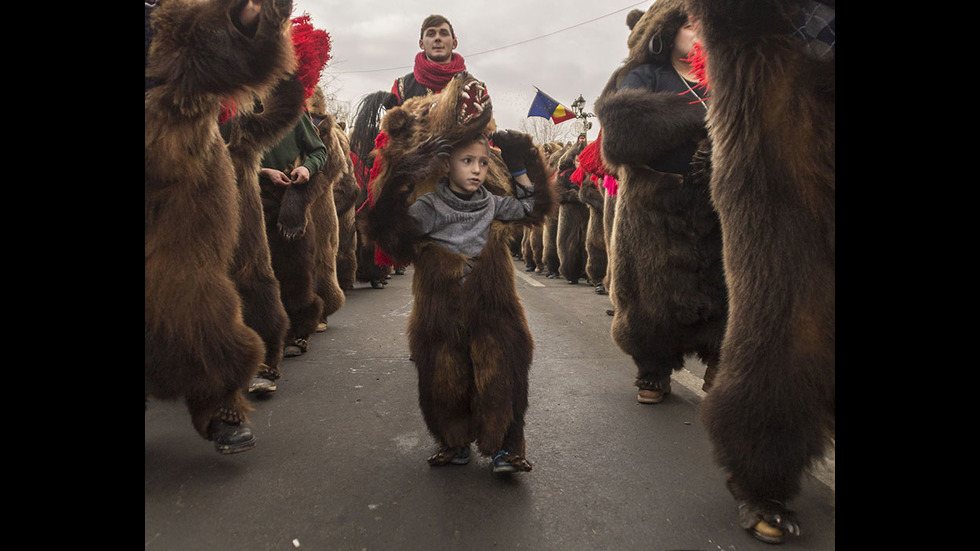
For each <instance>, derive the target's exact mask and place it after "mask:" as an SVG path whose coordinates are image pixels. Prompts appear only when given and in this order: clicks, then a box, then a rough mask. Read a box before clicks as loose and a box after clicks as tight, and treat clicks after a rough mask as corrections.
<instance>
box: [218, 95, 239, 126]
mask: <svg viewBox="0 0 980 551" xmlns="http://www.w3.org/2000/svg"><path fill="white" fill-rule="evenodd" d="M237 112H238V103H236V102H235V100H233V99H226V100H224V101H222V102H221V115H220V116H218V122H219V123H221V124H224V123H226V122H228V120H229V119H231V118H232V117H234V116H235V113H237Z"/></svg>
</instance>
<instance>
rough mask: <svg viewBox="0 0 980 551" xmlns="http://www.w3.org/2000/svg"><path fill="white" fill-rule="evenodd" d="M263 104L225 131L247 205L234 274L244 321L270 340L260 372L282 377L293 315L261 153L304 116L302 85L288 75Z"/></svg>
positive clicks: (267, 375)
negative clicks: (279, 268)
mask: <svg viewBox="0 0 980 551" xmlns="http://www.w3.org/2000/svg"><path fill="white" fill-rule="evenodd" d="M262 105H263V109H262V110H261V112H260V113H251V112H248V111H245V112H242V113H240V114H239V115H238V116H236V117H234V118H232V119H231V120H230V121H229V122H228V123H227V126H226V127H225V129H224V133H225V134H227V140H228V151H229V152H230V154H231V157H232V160H233V161H234V163H235V171H236V173H237V175H238V187H239V199H240V201H241V210H242V229H241V238H240V240H239V243H238V247H237V248H236V250H235V262H234V266H233V273H234V274H235V282H236V284H237V286H238V291H239V293H240V294H241V296H242V303H243V307H244V317H245V323H246V324H247V325H248V326H249V327H251V328H252V329H255V331H256V332H258V334H259V335H260V336H261V337H262V341H263V342H264V343H265V351H266V352H265V361H264V362H263V365H262V368H261V369H260V374H261V375H262V376H263V377H265V378H268V379H271V380H276V379H278V378H279V376H280V372H279V362H280V360H281V358H282V349H283V345H284V344H285V340H286V333H287V331H288V330H289V317H288V316H287V314H286V310H285V308H284V307H283V305H282V299H281V298H280V297H281V291H280V288H279V280H278V279H276V274H275V272H274V271H273V269H272V257H271V253H270V252H269V241H268V239H267V237H266V230H265V217H264V215H263V212H262V199H261V192H260V190H259V177H258V172H259V164H260V161H261V160H262V155H263V154H264V153H265V152H266V151H268V149H269V148H270V147H272V146H274V145H275V143H276V142H277V141H278V140H279V138H280V137H281V136H282V134H283V133H284V132H286V131H287V130H288V129H289V128H292V126H293V125H294V124H296V121H297V120H298V119H299V117H300V114H301V113H302V105H303V85H302V84H301V83H300V82H299V81H298V80H296V79H295V78H289V79H285V80H283V81H281V82H280V83H279V85H278V86H277V87H276V89H275V90H273V91H272V93H270V94H269V95H268V96H267V97H266V98H263V102H262Z"/></svg>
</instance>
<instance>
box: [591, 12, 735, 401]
mask: <svg viewBox="0 0 980 551" xmlns="http://www.w3.org/2000/svg"><path fill="white" fill-rule="evenodd" d="M629 21H635V23H634V26H633V29H632V32H631V33H630V37H629V40H628V44H629V45H630V56H629V57H628V58H627V60H626V62H625V64H624V65H623V66H622V67H621V68H619V69H618V70H617V71H616V72H615V73H614V74H613V75H612V77H611V78H610V80H609V82H608V83H607V85H606V87H605V89H604V90H603V92H602V94H601V95H600V97H599V100H598V101H597V102H596V116H597V117H598V118H599V121H600V122H601V124H602V131H601V134H602V137H601V140H602V143H601V150H602V158H603V160H604V164H605V165H606V166H607V169H611V171H612V172H614V173H615V174H616V175H617V178H618V197H617V201H616V212H615V220H614V227H613V237H612V255H611V256H612V266H611V291H610V293H611V295H610V297H611V299H612V303H613V310H614V314H613V321H612V329H611V334H612V338H613V340H614V341H615V342H616V343H617V344H618V345H619V346H620V348H621V349H622V350H623V351H624V352H626V353H627V354H629V355H630V356H632V357H633V361H634V362H635V364H636V367H637V375H636V380H635V383H634V384H635V385H636V386H637V387H638V388H639V390H638V392H637V401H639V402H640V403H644V404H655V403H659V402H661V401H662V400H663V399H664V397H665V396H666V395H668V394H669V393H670V376H671V373H673V372H674V371H677V370H680V369H681V368H682V367H683V365H684V357H685V355H687V354H690V353H695V354H697V355H698V356H699V357H700V358H701V360H702V361H703V362H704V363H705V364H706V365H707V371H706V374H705V389H706V390H707V389H708V388H710V385H711V379H712V378H713V375H714V372H715V370H716V369H717V366H718V358H719V354H720V349H721V341H722V338H723V336H724V332H725V321H726V317H727V314H728V311H727V292H726V288H725V280H724V273H723V269H722V262H721V230H720V228H719V222H718V215H717V214H716V213H715V211H714V209H713V207H712V205H711V198H710V192H709V189H708V184H709V182H708V178H707V176H706V175H707V172H706V170H700V171H699V170H696V169H695V168H694V165H693V164H692V163H693V158H694V156H695V155H694V154H695V152H696V151H697V148H698V144H699V142H700V141H702V140H704V139H705V138H706V136H707V130H706V128H705V116H706V112H707V107H706V105H705V104H704V103H703V102H702V101H699V98H698V97H697V95H696V92H693V91H692V90H691V88H692V87H693V86H697V82H694V83H693V84H691V83H688V82H687V78H686V77H687V75H686V74H681V72H680V70H679V69H678V68H677V65H675V62H678V61H681V60H680V59H679V58H680V57H682V56H683V55H686V54H687V52H686V51H683V50H684V49H686V48H690V44H691V43H692V42H693V40H692V39H693V36H692V35H691V34H690V28H689V27H688V28H686V27H687V25H688V24H689V21H688V15H687V12H686V10H685V8H684V2H683V0H657V1H656V2H654V4H653V5H652V6H650V8H649V9H648V10H647V11H646V13H644V14H643V15H642V17H640V18H639V19H638V20H636V19H635V15H634V16H633V17H632V18H630V19H629V20H628V22H629ZM685 28H686V30H685ZM678 36H680V37H681V38H682V40H681V41H678V44H677V45H676V46H675V38H676V37H678ZM685 39H686V41H687V42H684V40H685ZM679 64H680V65H684V64H683V63H682V62H681V63H679ZM637 77H640V78H641V80H643V81H644V87H641V88H633V87H630V86H631V85H630V82H631V80H633V79H636V78H637ZM624 82H625V83H626V87H624V86H623V84H624ZM657 90H659V91H657Z"/></svg>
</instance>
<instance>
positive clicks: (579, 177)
mask: <svg viewBox="0 0 980 551" xmlns="http://www.w3.org/2000/svg"><path fill="white" fill-rule="evenodd" d="M568 179H569V180H571V181H572V183H573V184H575V185H576V186H578V187H582V182H583V181H584V180H585V169H584V168H582V165H581V164H580V165H579V166H578V168H576V169H575V172H572V175H571V176H569V177H568Z"/></svg>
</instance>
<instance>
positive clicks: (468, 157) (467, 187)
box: [449, 142, 490, 195]
mask: <svg viewBox="0 0 980 551" xmlns="http://www.w3.org/2000/svg"><path fill="white" fill-rule="evenodd" d="M489 167H490V150H489V148H488V147H487V144H486V143H485V142H472V143H470V144H469V145H466V146H462V147H457V148H455V149H454V150H453V153H452V155H450V157H449V188H450V189H452V190H453V191H455V192H456V193H461V194H464V195H469V194H470V193H473V192H474V191H476V190H477V189H479V188H480V186H482V185H483V182H484V181H485V180H486V179H487V170H489Z"/></svg>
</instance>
